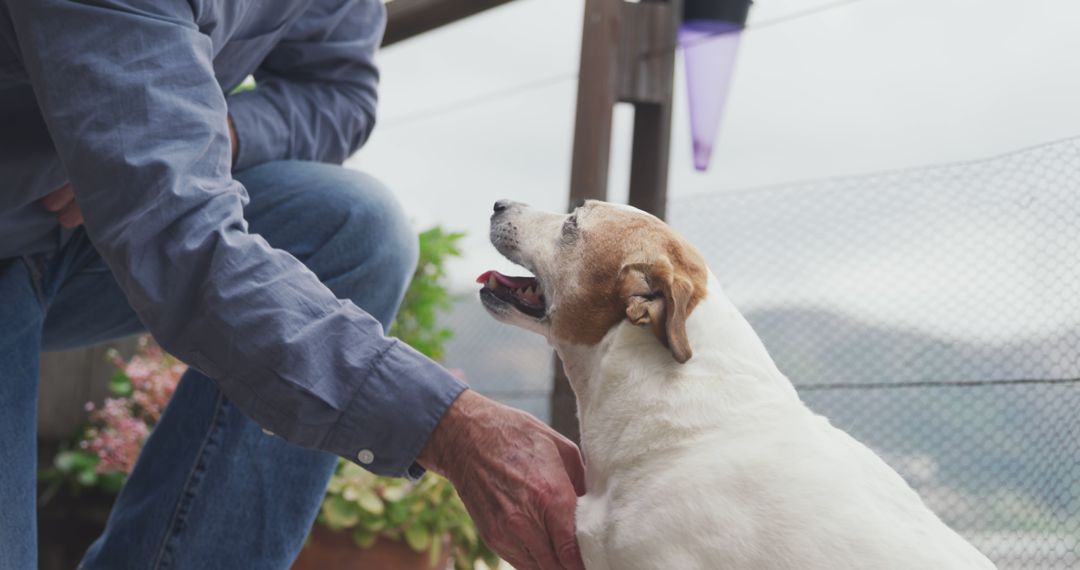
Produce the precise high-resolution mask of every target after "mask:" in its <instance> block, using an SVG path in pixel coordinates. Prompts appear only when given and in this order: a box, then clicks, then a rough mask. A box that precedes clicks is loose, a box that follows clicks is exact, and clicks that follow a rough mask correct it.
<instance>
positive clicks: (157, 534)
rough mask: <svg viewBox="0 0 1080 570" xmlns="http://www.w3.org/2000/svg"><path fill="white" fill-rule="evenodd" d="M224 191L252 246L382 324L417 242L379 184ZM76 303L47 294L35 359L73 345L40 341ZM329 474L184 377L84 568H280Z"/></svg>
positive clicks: (73, 295) (295, 166) (315, 168)
mask: <svg viewBox="0 0 1080 570" xmlns="http://www.w3.org/2000/svg"><path fill="white" fill-rule="evenodd" d="M237 179H239V180H240V181H241V182H243V183H244V185H245V186H246V187H247V189H248V193H249V194H250V196H251V203H250V204H249V206H248V208H247V210H246V211H245V217H246V218H247V219H248V222H249V225H250V231H251V232H253V233H258V234H261V235H262V236H263V237H264V238H265V239H266V240H267V242H269V243H270V244H271V245H273V246H275V247H278V248H281V249H284V250H286V251H289V252H290V253H292V254H293V255H295V256H296V257H297V258H299V259H300V260H301V261H303V262H304V263H305V264H306V265H307V266H308V267H309V268H310V269H311V270H312V271H313V272H315V274H316V275H318V276H319V277H320V279H322V280H323V282H324V283H326V284H327V285H328V286H329V287H330V289H331V290H333V291H334V292H335V293H336V294H337V295H338V296H339V297H341V298H347V299H351V300H352V301H354V302H355V303H356V304H357V305H359V306H360V307H361V308H363V309H365V310H367V311H368V312H369V313H371V314H372V315H373V316H375V317H376V318H377V319H379V320H380V321H382V322H383V323H384V325H388V324H389V321H390V320H391V319H392V318H393V315H394V313H395V312H396V310H397V306H398V304H399V303H400V301H401V297H402V294H403V293H404V289H405V287H406V285H407V284H408V279H409V277H411V274H412V270H413V266H414V265H415V261H416V237H415V235H414V234H413V232H412V231H411V229H410V228H409V227H408V224H407V223H406V220H405V218H404V216H403V215H402V213H401V210H400V207H399V206H398V205H397V202H396V201H395V200H394V199H393V197H392V196H391V195H390V194H389V192H388V191H387V190H386V189H385V188H384V187H383V186H382V185H381V184H379V183H378V182H377V181H375V180H374V179H372V178H370V177H367V176H365V175H363V174H359V173H356V172H352V171H349V170H346V169H344V168H341V167H337V166H330V165H322V164H315V163H307V162H275V163H269V164H265V165H261V166H258V167H254V168H252V169H249V170H247V171H244V172H241V173H238V174H237ZM80 275H82V274H80ZM72 282H73V283H74V282H77V280H75V279H73V280H72ZM82 286H83V287H88V286H89V284H88V283H82ZM112 286H113V287H115V284H113V285H112ZM86 301H87V299H85V298H83V297H82V296H81V295H79V291H77V290H71V291H67V290H65V289H62V290H61V291H60V294H59V295H58V298H57V301H56V303H54V305H53V306H52V307H51V308H50V314H49V317H48V319H47V320H46V333H45V338H46V344H47V345H49V346H56V347H60V346H66V345H71V344H72V341H73V340H74V339H72V338H70V337H71V333H68V334H56V335H50V330H52V329H55V330H58V331H59V330H63V331H68V330H70V329H69V327H66V326H64V324H65V323H63V322H59V321H60V320H61V319H64V317H63V316H62V313H61V310H62V309H66V310H67V311H68V312H69V314H68V318H69V319H73V318H74V316H73V315H72V314H71V313H73V312H78V311H79V307H80V306H82V307H85V306H86ZM84 310H85V309H84ZM127 310H128V311H129V312H130V309H127ZM54 315H59V316H56V320H57V321H58V322H55V323H54V322H53V320H54ZM50 325H55V326H54V327H53V326H50ZM237 334H259V331H237ZM63 337H67V338H63ZM95 340H100V339H95ZM50 341H51V342H50ZM335 462H336V459H335V458H334V457H332V456H330V455H327V454H324V453H321V452H317V451H313V450H307V449H301V448H298V447H295V446H291V445H288V444H286V443H284V442H283V441H282V440H280V439H279V438H277V437H274V436H272V435H269V434H266V433H264V432H262V430H261V429H259V428H258V426H256V425H255V424H254V423H253V422H251V421H250V420H248V419H247V418H246V417H245V416H244V415H243V414H242V413H241V412H240V411H239V410H237V409H236V408H235V406H233V405H232V404H231V403H230V402H229V401H228V400H227V399H226V398H224V397H223V396H222V395H221V394H220V392H219V391H218V390H217V389H216V387H215V386H214V385H213V383H212V382H211V381H210V380H209V379H207V378H206V377H205V376H203V375H201V374H199V373H197V372H195V371H189V372H188V373H187V374H185V375H184V378H183V379H182V380H181V383H180V386H179V388H178V389H177V392H176V395H175V396H174V397H173V400H172V402H171V403H170V405H169V407H168V409H167V410H166V412H165V414H164V415H163V416H162V419H161V422H160V423H159V424H158V426H157V428H156V429H155V430H154V432H153V434H152V435H151V437H150V439H149V440H148V441H147V444H146V446H145V447H144V448H143V453H142V455H141V456H140V458H139V461H138V463H137V465H136V467H135V471H134V472H133V473H132V476H131V477H130V478H129V480H128V483H127V484H126V485H125V487H124V489H123V491H121V494H120V496H119V497H118V499H117V504H116V507H115V508H114V510H113V514H112V515H111V517H110V520H109V525H108V528H107V529H106V532H105V534H104V535H103V536H102V537H101V538H100V539H99V540H98V541H97V542H96V543H95V544H94V545H93V546H92V547H91V549H90V550H89V551H88V552H87V555H86V558H85V559H84V562H83V564H84V567H85V568H88V569H97V568H110V569H111V568H129V567H138V568H145V567H150V568H199V569H201V568H211V567H213V568H218V567H221V568H226V567H230V566H232V567H237V568H287V567H288V565H289V564H290V563H291V561H292V559H293V558H294V557H295V555H296V553H297V551H298V550H299V548H300V546H301V545H302V542H303V540H304V537H305V536H306V532H307V529H308V528H309V526H310V524H311V522H312V520H313V519H314V517H315V515H316V513H317V511H318V506H319V504H320V502H321V499H322V496H323V492H324V489H325V486H326V481H327V479H328V477H329V475H330V472H331V471H332V469H333V466H334V464H335Z"/></svg>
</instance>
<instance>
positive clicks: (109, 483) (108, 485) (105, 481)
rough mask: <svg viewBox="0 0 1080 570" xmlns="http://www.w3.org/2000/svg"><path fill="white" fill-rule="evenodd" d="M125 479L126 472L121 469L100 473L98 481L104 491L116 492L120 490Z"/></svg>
mask: <svg viewBox="0 0 1080 570" xmlns="http://www.w3.org/2000/svg"><path fill="white" fill-rule="evenodd" d="M126 480H127V474H125V473H123V472H121V471H109V472H106V473H102V474H101V476H100V479H99V481H98V483H99V485H100V486H101V488H102V489H103V490H104V491H105V492H107V493H112V494H116V493H119V492H120V488H121V487H123V486H124V481H126Z"/></svg>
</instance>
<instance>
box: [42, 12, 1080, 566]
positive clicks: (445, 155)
mask: <svg viewBox="0 0 1080 570" xmlns="http://www.w3.org/2000/svg"><path fill="white" fill-rule="evenodd" d="M393 1H396V0H393ZM584 11H585V4H584V1H583V0H559V1H557V2H552V1H543V0H515V1H513V2H509V3H507V4H506V5H503V6H500V7H497V8H494V9H491V10H487V11H484V12H481V13H479V14H476V15H473V16H471V17H468V18H465V19H463V20H461V21H459V22H456V23H453V24H450V25H447V26H445V27H441V28H439V29H436V30H433V31H429V32H426V33H424V34H422V35H418V36H416V37H413V38H410V39H408V40H406V41H402V42H400V43H396V44H394V45H392V46H389V47H388V48H386V49H385V50H384V51H383V52H382V54H381V59H380V64H381V68H382V73H383V75H382V86H381V99H380V118H379V125H378V127H377V128H376V130H375V133H374V135H373V136H372V138H371V139H370V141H369V142H368V143H367V145H366V146H365V147H364V148H363V149H362V150H361V151H360V152H359V153H357V154H356V155H355V156H354V157H353V158H351V159H350V160H349V161H348V163H347V164H348V165H349V166H350V167H352V168H356V169H359V170H363V171H365V172H368V173H371V174H373V175H375V176H377V177H378V178H380V179H382V180H383V181H384V182H386V183H387V184H388V185H389V186H390V187H391V188H393V189H394V190H395V191H396V192H397V193H398V196H399V197H400V199H401V201H402V202H403V203H404V204H405V207H406V210H407V211H408V212H409V214H410V215H411V216H412V218H413V220H414V223H415V224H416V227H417V229H418V230H420V229H424V228H429V227H433V226H442V227H443V228H445V229H447V230H449V231H457V232H464V233H465V236H464V237H463V238H462V240H461V242H460V249H461V252H462V255H461V257H459V258H454V259H450V260H449V261H448V262H447V263H448V265H447V266H446V272H447V273H446V275H447V283H448V284H449V290H450V293H451V296H452V299H453V302H452V306H451V310H450V311H449V313H447V314H446V315H445V317H443V319H442V324H443V325H444V326H446V327H447V328H449V329H450V330H451V331H452V332H453V337H452V338H451V339H450V340H449V342H448V344H447V346H446V351H445V356H444V359H443V360H444V362H445V363H446V364H447V365H448V366H449V367H451V368H457V369H460V370H462V371H463V373H464V376H465V377H466V378H467V380H468V381H469V382H470V383H471V384H472V386H473V387H474V388H476V389H477V390H479V391H481V392H483V393H485V394H487V395H490V396H492V397H494V398H497V399H500V400H502V401H505V402H507V403H510V404H512V405H515V406H518V407H521V408H523V409H526V410H528V411H530V412H532V413H533V414H536V415H537V416H539V417H540V418H542V419H545V420H549V419H551V417H552V416H551V393H552V386H553V382H552V379H553V375H554V363H553V359H552V355H551V351H550V350H549V349H548V347H547V346H546V344H545V343H544V341H543V340H542V339H541V338H539V337H536V336H532V335H530V334H528V333H525V332H522V331H520V330H518V329H511V328H509V327H506V326H503V325H500V324H498V323H496V322H494V321H493V320H491V319H490V318H489V317H488V316H487V315H486V314H485V313H484V311H483V310H482V309H481V307H480V305H479V303H478V302H477V300H476V298H475V288H476V287H475V286H474V285H473V279H474V278H475V277H476V276H477V275H478V274H480V273H481V272H483V271H485V270H488V269H498V270H500V271H503V272H505V273H508V274H514V273H521V271H522V270H521V269H520V268H515V267H513V266H511V265H510V264H509V263H508V262H506V261H505V260H504V259H503V258H502V257H501V256H499V255H498V254H497V253H496V252H495V251H494V249H493V248H492V247H491V246H490V244H489V243H488V241H487V223H488V216H489V213H490V208H491V204H492V202H494V201H495V200H496V199H499V198H510V199H513V200H518V201H522V202H527V203H529V204H532V205H534V206H537V207H540V208H545V209H549V210H565V209H566V207H567V205H568V203H569V190H570V179H571V155H572V149H573V142H574V124H575V105H576V100H577V94H578V87H579V86H578V81H579V78H578V66H579V58H580V53H581V52H580V50H581V37H582V21H583V20H582V15H583V13H584ZM1077 21H1080V4H1076V3H1069V2H1061V1H1054V0H1029V1H1027V2H1024V3H1018V2H1015V1H1006V0H936V1H934V2H929V1H922V2H911V1H900V0H847V1H844V0H841V1H827V0H760V1H758V2H756V3H755V4H754V5H753V8H752V10H751V11H750V15H749V20H748V22H747V25H746V29H745V30H744V31H743V33H742V39H741V46H740V48H739V53H738V60H737V65H736V68H735V72H734V76H733V78H732V81H731V84H730V90H729V94H728V98H727V102H726V106H725V111H724V117H723V121H722V124H721V127H720V131H719V136H718V138H717V142H716V146H715V150H714V153H713V159H712V164H711V167H710V169H709V170H708V171H707V172H698V171H696V170H695V169H694V168H693V163H692V151H691V145H690V141H691V136H690V132H689V117H688V113H687V105H686V100H687V94H686V89H685V78H684V76H683V67H682V65H681V62H680V61H677V65H676V67H675V70H676V72H675V79H674V89H675V92H674V97H673V102H674V107H673V119H672V132H671V155H670V177H669V186H668V206H667V212H668V220H669V222H670V223H671V224H672V225H673V226H674V227H675V228H676V229H678V230H679V231H681V232H683V233H684V234H685V235H686V236H687V237H688V238H690V240H691V241H692V242H693V243H695V244H696V245H697V246H698V247H699V248H700V249H701V250H702V252H703V253H704V254H705V256H706V258H707V259H708V261H709V264H710V266H711V268H712V270H713V272H714V273H716V274H717V276H718V277H719V278H720V280H721V281H722V282H723V284H724V286H725V288H726V292H727V293H728V295H729V296H730V297H731V298H732V300H733V301H735V303H736V304H737V305H738V306H739V308H740V309H741V310H742V311H743V312H744V314H746V315H747V317H748V318H749V320H750V321H751V323H752V324H753V325H754V326H755V328H756V329H757V330H758V332H759V334H760V335H761V336H762V338H763V340H764V341H765V344H766V346H767V347H768V348H769V349H770V351H771V353H772V354H773V355H774V357H775V358H776V360H777V361H778V363H779V365H780V367H781V369H782V370H784V371H785V372H786V373H787V374H788V376H789V377H790V378H791V379H792V381H793V382H794V383H795V384H796V386H797V387H798V388H799V390H800V394H801V396H802V397H803V399H804V400H805V401H806V402H807V403H808V404H809V405H810V406H811V407H812V408H814V409H815V410H817V411H819V412H821V413H824V414H826V415H827V416H829V417H830V418H831V419H832V420H833V422H834V423H835V424H836V425H838V426H840V427H842V428H844V429H846V430H848V431H850V432H851V433H852V434H853V435H854V436H856V437H857V438H859V439H861V440H863V441H864V442H866V443H868V444H869V445H871V447H873V448H874V449H875V450H876V451H878V452H879V453H880V454H882V455H883V457H885V458H886V460H887V461H889V462H890V463H891V464H892V465H893V466H894V467H895V468H897V469H898V470H899V471H900V472H901V474H903V475H904V476H905V478H906V479H907V480H908V481H909V482H910V483H911V484H913V485H914V486H915V487H916V488H917V489H918V490H919V491H920V492H921V493H922V494H923V496H924V497H925V498H926V500H927V501H928V503H929V504H930V506H931V507H932V508H934V509H935V510H936V511H937V512H938V513H939V514H941V515H942V517H943V518H944V519H945V520H946V521H947V522H948V523H949V524H951V525H952V526H953V527H954V528H956V529H957V530H959V531H960V532H961V533H962V534H964V535H965V536H966V537H968V538H969V539H970V540H972V541H973V542H974V543H975V544H976V545H977V546H979V547H980V548H981V549H982V550H983V551H984V552H986V553H987V554H988V555H990V557H991V558H992V559H994V560H995V562H997V563H998V565H999V566H1000V567H1001V568H1031V569H1064V568H1076V567H1080V382H1078V380H1077V379H1078V378H1080V289H1078V287H1077V283H1078V282H1080V110H1078V108H1077V104H1076V102H1077V101H1080V73H1078V69H1077V63H1076V62H1077V59H1076V54H1077V53H1080V34H1077V33H1076V29H1075V22H1077ZM676 57H677V58H681V55H679V54H677V56H676ZM582 80H583V81H584V80H591V79H590V78H585V77H583V78H582ZM633 118H634V112H633V109H632V108H631V107H630V106H629V105H619V106H617V107H616V110H615V115H614V121H613V126H612V131H611V141H612V148H611V156H610V161H611V162H610V182H609V185H608V193H609V194H608V195H609V199H610V200H612V201H615V202H626V201H627V197H628V187H629V180H630V163H631V160H630V159H631V139H632V130H633ZM55 358H69V359H71V358H86V359H87V362H91V361H92V362H98V361H99V360H100V354H98V355H97V356H94V357H89V356H79V355H71V354H68V355H58V356H57V357H55ZM95 358H96V359H97V360H95ZM80 362H81V361H80ZM80 366H83V365H80ZM85 366H89V364H86V365H85ZM43 370H44V374H46V375H47V374H49V370H50V368H49V367H48V365H46V367H45V368H44V369H43ZM52 370H56V368H53V369H52ZM99 396H100V394H97V395H94V394H90V395H88V397H87V398H84V399H83V400H82V401H85V399H92V398H94V397H99ZM43 405H44V404H43Z"/></svg>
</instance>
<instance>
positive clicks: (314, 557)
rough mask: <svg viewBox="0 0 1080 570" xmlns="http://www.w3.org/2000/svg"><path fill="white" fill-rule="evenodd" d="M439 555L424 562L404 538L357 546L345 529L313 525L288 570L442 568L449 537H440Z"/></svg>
mask: <svg viewBox="0 0 1080 570" xmlns="http://www.w3.org/2000/svg"><path fill="white" fill-rule="evenodd" d="M442 551H443V555H442V558H441V559H440V560H439V561H438V562H437V563H436V564H435V566H429V565H428V553H427V552H414V551H413V549H411V548H409V545H408V544H405V542H404V541H397V540H389V539H385V538H379V539H378V540H377V541H376V542H375V545H374V546H372V547H371V548H361V547H359V546H357V545H356V543H354V542H353V541H352V537H350V536H349V533H348V532H338V531H333V530H330V529H328V528H326V527H324V526H322V525H315V528H313V529H312V530H311V536H310V538H309V539H308V543H307V544H306V545H304V549H303V550H301V551H300V556H299V557H297V559H296V562H295V563H293V566H292V570H433V569H438V570H443V569H445V568H446V567H447V565H448V564H449V562H450V537H449V536H446V537H444V538H443V550H442Z"/></svg>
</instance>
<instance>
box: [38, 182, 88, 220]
mask: <svg viewBox="0 0 1080 570" xmlns="http://www.w3.org/2000/svg"><path fill="white" fill-rule="evenodd" d="M41 204H42V205H43V206H45V209H46V210H48V211H50V212H52V213H53V215H54V216H56V220H57V221H58V222H60V225H61V226H64V227H65V228H74V227H78V226H79V225H81V224H82V223H83V217H82V210H80V209H79V203H78V202H76V201H75V193H74V192H72V191H71V184H70V183H67V184H64V185H63V186H61V187H59V188H57V189H56V190H53V191H52V192H49V193H48V194H46V195H45V197H44V198H42V199H41Z"/></svg>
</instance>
